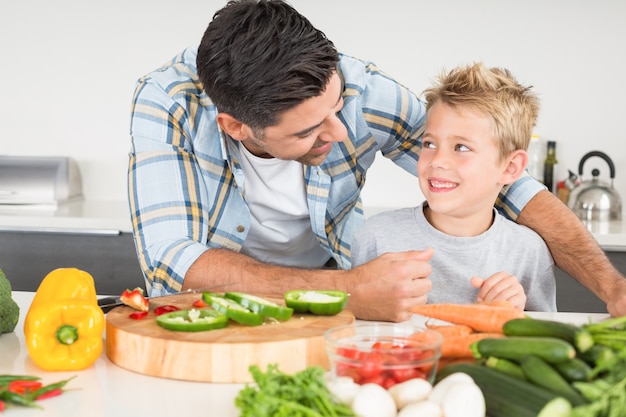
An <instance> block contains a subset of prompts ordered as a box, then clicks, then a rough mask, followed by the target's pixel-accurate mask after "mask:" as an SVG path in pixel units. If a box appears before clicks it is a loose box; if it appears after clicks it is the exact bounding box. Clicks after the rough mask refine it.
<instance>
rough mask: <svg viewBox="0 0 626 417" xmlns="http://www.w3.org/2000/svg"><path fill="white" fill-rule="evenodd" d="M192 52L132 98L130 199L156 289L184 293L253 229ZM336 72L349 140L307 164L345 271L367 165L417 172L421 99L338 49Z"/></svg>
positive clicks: (529, 189) (228, 145)
mask: <svg viewBox="0 0 626 417" xmlns="http://www.w3.org/2000/svg"><path fill="white" fill-rule="evenodd" d="M196 51H197V50H196V48H188V49H186V50H184V51H183V52H182V53H181V54H180V55H178V56H176V57H175V58H174V59H173V60H172V61H170V62H168V63H167V64H166V65H165V66H163V67H162V68H160V69H158V70H156V71H154V72H152V73H150V74H148V75H147V76H145V77H143V78H141V79H139V81H138V82H137V86H136V90H135V94H134V97H133V103H132V115H131V136H132V149H131V152H130V162H129V171H128V190H129V204H130V211H131V220H132V225H133V231H134V236H135V243H136V247H137V252H138V255H139V262H140V265H141V268H142V271H143V272H144V275H145V277H146V284H147V288H148V295H150V296H156V295H166V294H168V293H171V292H175V291H180V289H181V288H182V283H183V279H184V276H185V273H186V272H187V270H188V269H189V267H190V266H191V265H192V264H193V263H194V261H196V259H197V258H198V257H199V256H200V255H201V254H202V253H203V252H204V251H206V250H208V249H210V248H225V249H230V250H233V251H239V250H240V249H241V247H242V245H243V243H244V241H245V240H246V236H247V233H248V230H249V228H250V211H249V209H248V206H247V205H246V201H245V196H244V195H243V191H242V190H243V189H244V176H243V172H242V170H241V166H240V164H239V160H240V155H239V149H238V147H237V146H236V144H235V141H233V140H232V139H230V138H228V137H227V136H226V135H224V134H223V132H222V131H221V130H220V129H219V127H218V125H217V122H216V120H215V116H216V115H217V109H216V108H215V106H214V105H213V103H212V102H211V100H210V98H209V97H208V96H207V95H206V93H205V92H204V91H203V89H202V84H201V82H200V80H199V79H198V75H197V72H196ZM340 70H341V73H342V75H343V78H344V81H345V89H344V93H343V96H344V106H343V109H342V110H341V111H340V112H339V117H340V119H341V120H342V122H343V123H344V124H345V126H346V128H347V130H348V138H346V140H344V141H343V142H340V143H334V144H333V148H332V151H331V152H330V154H329V155H328V157H327V158H326V160H325V161H324V162H323V163H322V164H321V165H319V166H305V167H304V176H305V182H306V188H307V200H308V205H309V210H310V217H311V227H312V230H313V232H314V233H315V235H316V236H317V239H318V241H319V243H320V245H321V246H322V247H323V248H324V249H325V250H326V251H328V253H329V254H330V255H331V256H332V257H333V258H334V259H335V260H336V261H337V264H338V265H339V267H340V268H345V269H347V268H350V243H351V240H352V235H353V232H354V231H355V229H356V228H357V227H358V226H359V225H360V224H361V223H362V222H363V220H364V216H363V209H362V205H361V200H360V197H359V195H360V192H361V189H362V188H363V185H364V184H365V173H366V171H367V169H368V168H369V167H370V166H371V165H372V163H373V162H374V157H375V155H376V153H377V152H378V151H381V152H382V154H383V155H384V156H386V157H387V158H390V159H391V160H393V161H394V162H395V163H396V164H397V165H399V166H401V167H402V168H404V169H405V170H407V171H408V172H411V173H413V174H414V173H415V171H416V163H417V159H418V157H419V152H420V147H421V134H422V133H423V129H424V121H425V106H424V103H423V102H422V101H420V100H419V99H418V98H417V97H416V96H415V94H413V93H412V92H411V91H409V90H408V89H407V88H405V87H404V86H402V85H400V84H398V83H397V82H395V81H394V80H393V79H391V78H390V77H388V76H387V75H386V74H384V73H382V72H381V71H380V70H379V69H378V68H377V67H376V66H375V65H374V64H372V63H369V62H364V61H361V60H357V59H354V58H352V57H349V56H345V55H341V60H340ZM541 188H542V186H541V185H540V184H539V183H538V182H536V181H533V180H531V179H530V177H524V178H522V179H521V180H520V181H518V182H516V183H515V184H514V185H513V186H511V187H510V191H509V193H508V194H507V195H504V194H503V195H502V196H501V200H500V203H503V204H500V205H501V206H502V207H501V211H503V212H504V214H505V215H507V216H508V217H509V218H515V217H516V216H517V214H519V212H520V210H521V208H523V207H524V205H525V204H526V202H528V200H530V198H532V197H533V196H534V195H535V194H536V192H538V191H539V190H540V189H541ZM511 191H514V192H511ZM511 197H513V198H511Z"/></svg>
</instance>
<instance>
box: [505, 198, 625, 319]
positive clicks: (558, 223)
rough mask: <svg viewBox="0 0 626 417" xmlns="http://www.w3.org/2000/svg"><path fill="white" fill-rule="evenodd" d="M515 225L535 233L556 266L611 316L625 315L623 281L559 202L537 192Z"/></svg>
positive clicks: (576, 218) (588, 235)
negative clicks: (546, 246)
mask: <svg viewBox="0 0 626 417" xmlns="http://www.w3.org/2000/svg"><path fill="white" fill-rule="evenodd" d="M517 222H518V223H520V224H523V225H525V226H528V227H530V228H531V229H533V230H534V231H536V232H537V233H539V235H541V237H542V238H543V240H545V242H546V244H547V245H548V247H549V248H550V252H551V253H552V256H553V257H554V261H555V263H556V264H557V266H558V267H559V268H561V269H562V270H563V271H565V272H567V273H568V274H570V275H571V276H573V277H575V278H576V280H577V281H579V282H580V283H581V284H583V285H584V286H585V287H586V288H588V289H589V290H590V291H591V292H593V293H594V294H596V295H597V296H598V297H599V298H600V299H601V300H602V301H604V302H605V303H606V304H607V309H608V312H609V313H610V314H611V315H613V316H620V315H626V279H625V278H624V276H622V275H621V274H620V273H619V271H618V270H617V269H616V268H615V267H614V266H613V265H612V264H611V261H610V260H609V259H608V257H607V256H606V254H605V253H604V251H603V250H602V248H600V246H599V245H598V243H597V242H596V241H595V239H594V238H593V235H591V233H589V231H587V229H586V228H585V226H584V225H583V223H582V222H581V221H580V220H579V219H578V217H576V215H575V214H574V213H573V212H572V211H571V210H570V209H569V208H568V207H567V206H566V205H565V204H563V203H562V202H561V200H559V199H558V198H557V197H556V196H554V195H553V194H552V193H550V192H549V191H546V190H544V191H540V192H539V193H538V194H537V195H536V196H535V197H533V198H532V199H531V200H530V201H529V202H528V204H527V205H526V206H525V207H524V209H523V210H522V212H521V213H520V215H519V217H518V218H517Z"/></svg>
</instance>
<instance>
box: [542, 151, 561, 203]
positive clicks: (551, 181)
mask: <svg viewBox="0 0 626 417" xmlns="http://www.w3.org/2000/svg"><path fill="white" fill-rule="evenodd" d="M558 163H559V161H557V159H556V142H555V141H552V140H550V141H548V150H547V153H546V160H545V162H544V164H543V183H544V184H545V186H546V187H548V191H550V192H552V193H556V184H557V181H556V169H557V165H558Z"/></svg>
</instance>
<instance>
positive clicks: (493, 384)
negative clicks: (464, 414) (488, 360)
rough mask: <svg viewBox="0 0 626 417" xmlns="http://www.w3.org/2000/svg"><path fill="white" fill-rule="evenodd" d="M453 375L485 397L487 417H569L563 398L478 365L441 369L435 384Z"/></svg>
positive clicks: (467, 364) (449, 366)
mask: <svg viewBox="0 0 626 417" xmlns="http://www.w3.org/2000/svg"><path fill="white" fill-rule="evenodd" d="M454 372H463V373H466V374H468V375H469V376H471V377H472V379H473V380H474V382H475V383H476V385H478V386H479V387H480V390H481V391H482V392H483V395H484V396H485V404H486V406H487V415H488V416H490V417H569V416H570V414H571V411H572V405H571V403H570V402H569V401H568V400H567V399H565V398H564V397H563V396H560V395H558V394H555V393H554V392H551V391H548V390H546V389H543V388H541V387H538V386H536V385H533V384H531V383H530V382H528V381H522V380H520V379H517V378H515V377H512V376H510V375H507V374H504V373H502V372H500V371H497V370H495V369H492V368H489V367H487V366H483V365H480V364H477V363H458V364H452V365H448V366H446V367H444V368H443V369H442V370H441V371H440V372H438V374H437V380H441V379H443V378H445V377H446V376H447V375H450V374H452V373H454Z"/></svg>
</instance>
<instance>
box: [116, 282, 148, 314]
mask: <svg viewBox="0 0 626 417" xmlns="http://www.w3.org/2000/svg"><path fill="white" fill-rule="evenodd" d="M120 301H121V302H122V303H124V304H126V305H127V306H129V307H132V308H134V309H135V310H139V311H148V310H150V302H149V301H148V299H147V298H146V297H144V296H143V288H140V287H136V288H135V289H134V290H132V291H131V290H128V289H126V290H124V292H123V293H122V295H120Z"/></svg>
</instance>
